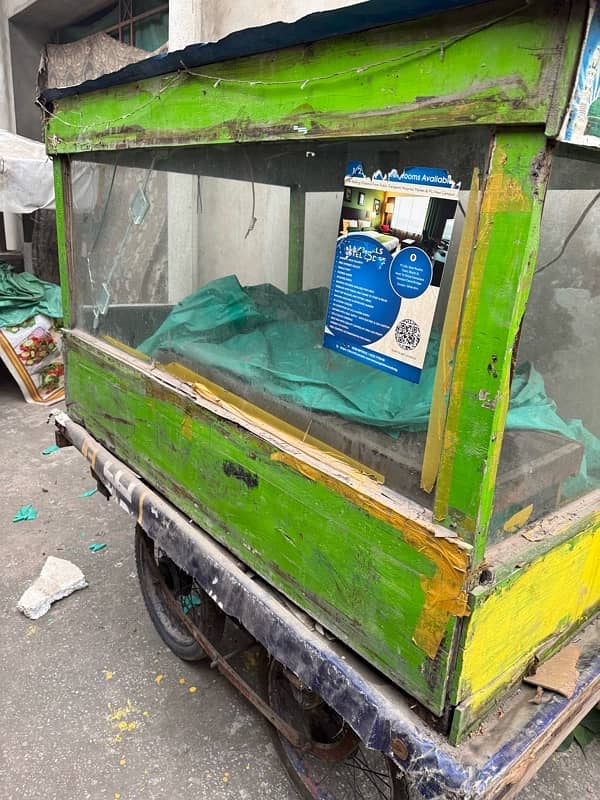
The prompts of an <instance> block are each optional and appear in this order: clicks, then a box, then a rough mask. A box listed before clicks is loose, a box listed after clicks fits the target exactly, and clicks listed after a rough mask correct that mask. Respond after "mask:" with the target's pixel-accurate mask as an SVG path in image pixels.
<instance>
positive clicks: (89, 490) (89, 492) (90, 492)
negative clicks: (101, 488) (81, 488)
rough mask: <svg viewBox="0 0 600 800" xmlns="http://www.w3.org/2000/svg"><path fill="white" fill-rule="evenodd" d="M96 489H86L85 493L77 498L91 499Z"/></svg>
mask: <svg viewBox="0 0 600 800" xmlns="http://www.w3.org/2000/svg"><path fill="white" fill-rule="evenodd" d="M97 491H98V489H86V490H85V492H82V493H81V494H80V495H79V497H91V496H92V495H93V494H96V492H97Z"/></svg>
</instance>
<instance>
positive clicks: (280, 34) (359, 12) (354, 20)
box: [39, 0, 482, 105]
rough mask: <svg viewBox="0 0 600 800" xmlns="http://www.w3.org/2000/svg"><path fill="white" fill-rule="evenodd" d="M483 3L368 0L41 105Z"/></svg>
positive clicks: (233, 37)
mask: <svg viewBox="0 0 600 800" xmlns="http://www.w3.org/2000/svg"><path fill="white" fill-rule="evenodd" d="M481 3H482V0H397V2H390V0H366V2H359V3H354V4H353V5H351V6H346V7H345V8H338V9H334V10H332V11H320V12H316V13H313V14H309V15H307V16H306V17H302V18H300V19H298V20H296V21H295V22H273V23H270V24H268V25H261V26H259V27H255V28H246V29H244V30H240V31H235V32H234V33H230V34H229V35H228V36H226V37H224V38H223V39H221V40H220V41H218V42H214V43H213V42H209V43H203V44H193V45H189V46H188V47H186V48H185V49H183V50H175V51H173V52H171V53H165V54H160V55H156V56H152V57H151V58H147V59H144V61H138V62H136V63H135V64H130V65H128V66H126V67H124V68H123V69H120V70H117V71H116V72H111V73H108V74H106V75H102V76H100V77H99V78H95V79H94V80H88V81H84V82H83V83H81V84H79V85H77V86H68V87H65V88H61V89H52V88H49V89H46V90H45V91H43V92H42V93H41V94H40V97H39V100H40V102H41V103H42V104H43V105H46V104H47V103H49V102H52V101H54V100H58V99H60V98H62V97H69V96H71V95H75V94H85V93H87V92H93V91H96V90H98V89H106V88H109V87H111V86H119V85H121V84H124V83H130V82H134V81H140V80H144V79H145V78H152V77H155V76H158V75H165V74H167V73H169V72H176V71H177V70H179V69H181V68H182V66H185V67H187V68H193V67H200V66H204V65H206V64H214V63H218V62H222V61H229V60H231V59H234V58H240V57H243V56H251V55H256V54H258V53H266V52H269V51H272V50H280V49H282V48H286V47H294V46H295V45H301V44H308V43H310V42H317V41H320V40H322V39H327V38H329V37H332V36H342V35H345V34H351V33H357V32H359V31H364V30H368V29H369V28H376V27H378V26H380V25H389V24H392V23H395V22H402V21H404V20H409V19H417V18H419V17H425V16H428V15H431V14H435V13H438V12H442V11H450V10H454V9H458V8H463V7H465V6H472V5H479V4H481Z"/></svg>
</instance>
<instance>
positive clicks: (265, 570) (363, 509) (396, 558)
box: [67, 334, 469, 714]
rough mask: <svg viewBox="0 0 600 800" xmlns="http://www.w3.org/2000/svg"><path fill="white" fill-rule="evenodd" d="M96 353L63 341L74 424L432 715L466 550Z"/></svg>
mask: <svg viewBox="0 0 600 800" xmlns="http://www.w3.org/2000/svg"><path fill="white" fill-rule="evenodd" d="M103 348H104V349H105V352H101V351H100V350H99V349H98V348H96V347H94V346H91V345H89V344H87V343H84V342H83V341H81V340H79V339H78V338H76V337H75V336H74V335H72V334H71V335H69V336H68V343H67V364H68V370H67V394H68V397H69V413H70V414H71V416H72V417H73V418H74V419H75V420H76V421H78V422H80V423H82V424H83V425H84V426H85V428H86V429H87V430H88V431H89V432H90V433H91V435H93V436H94V437H95V438H97V439H98V440H99V441H100V442H101V443H102V444H104V445H105V446H106V447H108V448H109V449H110V450H111V451H112V452H114V453H115V454H116V455H117V456H118V457H119V458H121V459H123V460H124V461H125V462H126V463H127V464H128V465H130V466H131V467H132V468H133V469H134V470H136V471H137V472H138V473H139V474H140V475H142V476H143V477H144V478H145V479H146V480H147V481H149V482H150V484H151V485H152V486H156V487H160V491H161V493H163V494H164V495H165V496H166V497H167V498H168V499H169V500H170V501H171V502H173V503H174V504H175V505H176V506H177V507H178V508H180V509H182V511H183V512H184V513H185V514H187V515H189V518H191V519H193V520H195V521H197V522H198V523H199V524H200V525H201V526H202V527H203V528H204V529H205V530H207V531H208V532H209V533H210V534H211V535H213V536H214V537H215V538H216V539H217V540H218V541H220V542H221V543H222V544H224V545H225V546H226V547H228V548H229V549H230V550H231V551H232V552H234V553H235V554H236V555H237V556H238V557H240V558H241V559H242V560H243V561H244V562H245V563H247V564H248V565H249V566H250V567H251V569H253V570H254V571H255V572H257V573H259V574H260V575H262V576H263V577H264V578H265V579H266V580H267V581H269V582H270V583H271V584H272V585H274V586H276V587H277V588H278V589H279V590H280V591H282V592H284V593H285V594H286V595H287V596H288V597H290V599H292V600H293V601H295V602H298V603H299V605H301V606H302V607H303V608H306V610H307V611H308V612H309V613H310V614H312V615H313V616H314V617H315V618H316V619H318V620H319V621H320V622H321V624H323V625H324V627H326V628H328V629H329V630H331V631H333V632H334V633H335V635H337V636H339V638H340V639H342V641H345V642H346V643H348V644H349V645H350V646H351V647H352V648H353V649H355V650H356V651H357V652H358V653H359V654H360V655H362V656H363V657H364V658H366V659H367V660H368V661H369V662H370V663H372V664H374V665H375V666H376V667H377V668H378V669H380V670H381V671H383V672H384V673H385V674H387V675H389V676H390V678H391V679H392V680H394V681H395V682H397V683H398V685H400V686H402V687H403V688H405V689H406V690H407V691H409V692H410V693H411V694H412V695H413V696H414V697H416V698H417V699H419V700H421V701H422V702H423V703H424V704H425V705H426V706H427V707H428V708H430V709H431V710H432V711H433V712H434V713H437V714H440V713H441V712H442V709H443V704H444V697H445V689H446V682H447V676H448V665H449V655H450V654H449V642H450V641H451V640H452V634H453V631H454V628H455V625H456V614H457V613H464V610H465V609H464V593H463V585H464V583H465V581H466V573H467V567H468V560H469V552H468V549H467V550H464V549H463V546H461V543H460V541H459V540H456V539H454V540H453V539H448V538H444V536H443V535H442V536H441V537H437V536H435V535H434V534H433V533H431V532H430V531H427V529H426V528H424V527H423V526H422V525H421V524H420V523H418V522H416V521H414V520H410V519H409V518H408V517H407V516H400V515H398V514H397V513H396V512H394V511H393V508H391V507H389V506H385V505H384V504H383V502H382V501H379V500H375V499H374V498H375V496H377V493H381V492H382V489H381V487H379V486H378V485H377V484H376V483H375V482H374V481H373V482H372V483H373V487H374V488H373V492H374V493H375V495H374V496H373V497H369V496H368V495H367V494H365V492H364V491H357V490H354V489H353V488H352V481H350V480H348V479H336V478H335V477H333V476H332V475H328V474H327V468H326V465H323V467H322V468H321V469H320V470H319V469H316V468H315V467H313V466H310V465H309V464H308V462H307V461H306V460H301V459H300V458H299V457H298V458H296V459H294V458H286V456H287V455H288V454H286V453H285V452H283V451H282V450H280V449H278V448H276V447H275V446H273V445H271V444H269V442H268V441H266V440H264V439H261V438H259V437H258V436H256V435H253V434H251V433H248V432H247V431H244V430H243V429H242V427H241V426H240V425H236V424H233V423H232V422H227V421H226V420H225V419H223V418H221V417H219V416H216V415H215V414H214V413H211V412H210V411H209V410H207V408H205V407H203V406H202V405H201V403H200V399H198V400H197V399H196V397H195V396H194V394H193V392H192V390H191V389H188V391H187V393H183V392H182V391H177V390H175V389H174V388H170V386H169V385H168V383H167V379H169V376H164V377H163V376H160V374H158V373H156V371H154V372H153V371H152V370H151V368H149V367H148V366H147V365H144V364H143V362H139V367H137V368H135V367H134V366H133V361H134V360H133V359H131V358H130V357H128V356H127V354H125V353H121V354H120V355H119V354H118V351H115V355H109V354H108V350H109V346H108V345H103ZM127 359H129V362H130V363H125V362H126V361H127ZM169 380H171V381H172V382H173V385H174V386H177V385H181V386H184V385H183V384H178V383H177V381H176V379H175V378H170V379H169ZM205 405H206V404H205ZM215 407H217V406H216V404H215ZM286 461H287V463H284V462H286ZM347 469H349V468H347ZM363 483H364V485H365V486H367V484H369V480H368V479H366V478H364V479H363ZM382 497H383V495H382ZM440 532H441V533H442V534H443V531H440ZM349 554H351V557H348V556H349ZM461 608H462V610H461Z"/></svg>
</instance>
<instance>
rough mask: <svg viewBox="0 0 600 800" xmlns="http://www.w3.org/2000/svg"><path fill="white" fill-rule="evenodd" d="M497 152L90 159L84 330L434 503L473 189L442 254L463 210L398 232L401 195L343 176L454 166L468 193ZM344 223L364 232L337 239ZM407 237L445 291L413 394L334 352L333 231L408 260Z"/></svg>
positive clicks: (285, 148) (422, 146)
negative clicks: (433, 470)
mask: <svg viewBox="0 0 600 800" xmlns="http://www.w3.org/2000/svg"><path fill="white" fill-rule="evenodd" d="M488 143H489V132H488V131H487V130H486V129H479V130H473V131H472V132H471V133H470V134H468V135H467V134H465V133H463V132H461V133H460V134H458V133H457V134H451V135H446V136H443V137H427V138H422V139H414V140H412V139H411V140H408V139H407V140H400V139H394V140H372V141H370V142H368V141H349V142H310V141H307V142H296V143H273V144H255V145H247V146H242V145H229V146H221V145H210V146H206V147H203V148H184V147H181V148H175V149H172V150H166V149H165V150H156V151H149V150H144V151H141V150H138V151H120V152H118V153H107V154H101V153H97V154H94V155H93V156H89V157H85V159H84V157H82V158H81V159H80V163H79V164H75V165H74V166H77V167H78V168H79V169H83V170H88V171H91V172H92V174H93V180H92V183H93V190H88V191H86V192H79V193H78V191H77V173H76V172H74V201H75V209H74V223H73V226H74V251H75V254H76V260H77V264H76V275H77V278H76V285H75V287H74V291H75V311H76V324H77V327H79V328H83V329H84V330H86V331H88V332H91V333H93V334H95V335H96V336H98V337H102V338H107V339H108V340H109V341H111V342H113V343H115V341H116V342H117V343H122V344H124V345H126V346H128V347H133V348H137V349H138V350H139V351H140V352H142V353H144V354H145V355H147V356H149V357H151V358H152V359H153V360H154V361H155V362H158V363H161V364H162V365H163V366H164V368H165V369H167V370H171V371H173V370H175V371H176V369H181V368H182V367H184V368H185V369H187V370H190V371H192V372H193V373H194V374H195V375H196V378H195V379H194V380H196V381H197V382H204V384H205V386H210V387H211V391H213V392H214V391H217V392H223V390H225V391H226V392H228V393H229V394H227V395H226V396H227V402H232V403H234V404H235V403H236V402H238V403H239V400H238V398H239V399H241V400H243V401H245V402H246V403H249V404H251V405H252V406H254V407H256V408H258V409H260V413H261V415H262V418H263V419H264V418H265V416H264V415H265V412H266V413H267V414H268V415H270V417H269V419H270V420H271V424H273V425H275V426H277V425H279V426H280V425H281V420H283V421H284V422H285V423H287V424H288V425H291V426H293V427H294V428H296V429H297V431H298V432H299V435H300V437H301V438H303V439H304V440H305V441H307V442H309V443H313V444H316V445H317V446H322V445H323V444H324V447H325V449H326V450H327V451H329V452H331V451H332V450H335V451H337V452H338V453H340V454H342V455H343V457H344V458H346V459H353V460H354V461H356V462H359V463H360V464H361V465H363V466H364V468H365V471H366V472H368V473H373V472H375V473H378V474H379V475H380V476H381V478H382V479H383V480H384V481H385V484H386V485H388V486H390V487H391V488H393V489H396V490H398V491H400V492H402V493H404V494H406V495H408V496H410V497H413V498H415V499H417V500H418V501H420V502H423V503H425V504H427V505H430V504H431V502H432V498H431V496H430V495H427V494H425V493H424V492H422V491H421V490H420V488H419V482H420V471H421V463H422V458H423V450H424V443H425V436H426V428H427V423H428V418H429V407H430V403H431V391H432V387H433V378H434V372H435V365H436V361H437V350H438V345H439V337H440V331H441V328H442V325H443V321H444V313H445V307H446V303H447V298H448V292H449V288H450V284H451V280H452V274H453V269H454V263H455V259H456V253H457V249H458V244H459V241H460V233H461V229H462V223H463V214H464V212H463V211H462V209H463V207H464V201H465V199H466V195H467V192H462V193H461V197H462V200H463V203H462V205H461V206H460V211H459V212H458V213H457V215H456V223H455V224H454V235H453V237H452V240H451V241H450V242H449V241H448V239H449V237H450V234H451V233H452V231H451V228H452V225H449V224H448V221H449V218H450V217H451V216H452V215H453V214H454V211H455V208H456V205H455V203H454V204H453V206H452V213H451V214H449V213H445V210H446V208H445V207H443V208H442V205H439V204H438V205H435V204H434V205H433V206H430V211H429V212H428V213H427V220H426V219H425V216H424V214H423V213H417V211H415V214H414V215H412V216H411V219H410V220H408V223H410V224H405V225H404V226H403V229H402V230H397V229H396V228H395V227H394V220H393V208H392V209H389V210H388V208H387V205H388V204H389V203H390V202H391V201H390V198H391V199H392V200H393V199H394V196H393V194H391V193H388V192H384V191H380V192H377V191H375V190H372V191H371V190H370V189H368V188H361V189H360V191H358V190H354V191H345V190H344V176H345V174H346V166H347V164H348V162H349V161H360V162H362V163H363V165H364V170H365V173H366V174H367V175H371V174H373V173H374V172H375V171H376V170H377V169H379V168H381V169H383V170H384V171H386V170H389V169H391V168H394V167H395V168H397V169H400V170H401V169H402V168H404V167H411V166H413V165H418V166H423V167H439V168H443V169H446V170H448V171H449V172H450V173H451V175H452V177H453V179H454V180H455V181H462V183H463V186H466V187H468V186H469V184H470V180H471V176H472V172H473V168H474V167H475V166H478V167H479V168H480V169H484V168H485V163H484V162H485V158H486V157H487V152H488ZM84 160H85V161H86V162H87V163H84ZM346 195H348V197H356V198H357V200H356V205H353V202H352V201H351V200H348V197H346ZM359 195H360V197H359ZM345 197H346V200H345ZM396 199H397V198H396ZM447 202H448V201H442V204H443V203H447ZM342 207H343V212H342ZM422 211H423V209H421V212H422ZM403 222H404V223H406V222H407V221H406V220H403ZM346 223H348V225H350V223H352V224H354V223H356V228H357V230H356V231H355V232H352V231H350V232H348V231H347V232H346V233H345V234H344V233H343V230H342V229H343V228H344V226H345V224H346ZM407 231H408V232H410V234H411V237H412V238H411V240H410V241H411V242H412V243H413V246H416V245H420V246H422V248H423V250H424V252H430V253H431V256H430V257H431V260H432V263H433V277H432V279H431V281H432V282H431V285H432V286H440V280H441V287H440V297H439V302H438V306H437V310H436V313H435V318H434V322H433V332H432V336H431V339H430V341H429V347H428V349H427V354H426V359H425V367H424V370H423V373H422V376H421V380H420V383H418V384H415V383H409V382H408V381H406V380H403V379H402V378H399V377H397V376H395V375H391V374H389V373H386V372H385V371H382V369H378V368H375V367H374V366H371V365H369V364H365V363H358V362H357V361H356V360H352V359H350V358H348V357H347V356H346V355H344V354H342V353H339V352H335V351H333V350H331V349H328V348H326V347H324V346H323V342H324V331H325V318H326V314H327V307H328V295H329V287H330V285H331V280H332V267H333V261H334V254H335V252H336V245H337V241H338V237H340V233H342V235H345V236H346V237H347V240H348V241H350V240H351V239H352V237H355V238H354V239H352V241H353V242H356V241H357V240H358V239H357V237H358V236H359V235H360V234H363V238H364V236H369V237H371V238H370V239H369V242H372V241H373V240H376V246H379V244H378V243H379V240H380V238H381V239H382V241H384V244H383V247H384V248H385V249H386V250H387V251H389V250H390V248H391V249H393V250H394V252H400V250H401V249H402V247H403V246H404V242H402V241H401V239H402V237H405V236H406V235H407V233H406V232H407ZM434 240H435V241H434ZM374 246H375V245H374ZM382 253H383V250H382ZM388 257H389V252H388V253H387V254H384V256H383V258H384V260H386V259H388ZM436 259H437V260H436ZM386 263H387V261H386ZM436 280H437V283H436V282H435V281H436ZM296 287H301V288H300V290H299V291H295V290H294V289H295V288H296ZM402 302H404V301H402ZM174 365H179V366H178V367H177V368H176V367H175V366H174ZM186 374H187V375H188V377H187V379H188V380H189V379H190V375H189V373H186ZM217 387H219V388H217ZM224 396H225V395H224ZM244 408H245V410H246V412H247V413H248V409H249V408H251V407H249V406H248V405H246V406H244Z"/></svg>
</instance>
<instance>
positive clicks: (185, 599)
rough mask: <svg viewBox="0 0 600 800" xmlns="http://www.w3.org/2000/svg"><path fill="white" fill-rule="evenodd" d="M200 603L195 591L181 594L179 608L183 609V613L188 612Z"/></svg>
mask: <svg viewBox="0 0 600 800" xmlns="http://www.w3.org/2000/svg"><path fill="white" fill-rule="evenodd" d="M201 603H202V601H201V600H200V598H199V597H198V595H197V594H195V593H192V594H182V595H181V608H182V609H183V613H184V614H187V613H189V612H190V611H191V610H192V608H194V607H195V606H199V605H201Z"/></svg>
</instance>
